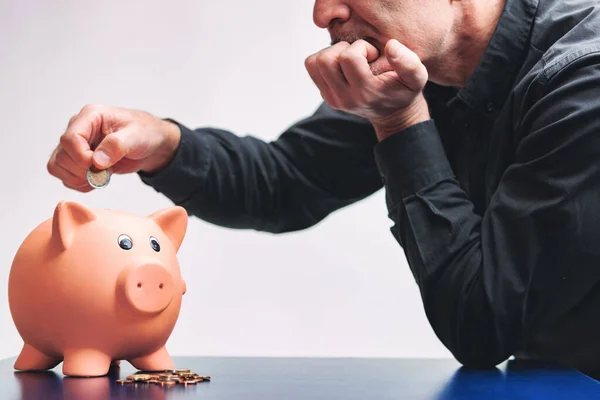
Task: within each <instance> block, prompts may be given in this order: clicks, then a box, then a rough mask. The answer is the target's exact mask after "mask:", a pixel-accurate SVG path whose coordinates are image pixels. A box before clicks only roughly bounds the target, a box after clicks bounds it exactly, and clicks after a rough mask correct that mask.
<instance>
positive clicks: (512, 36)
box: [457, 0, 538, 116]
mask: <svg viewBox="0 0 600 400" xmlns="http://www.w3.org/2000/svg"><path fill="white" fill-rule="evenodd" d="M537 6H538V0H507V1H506V4H505V6H504V10H503V12H502V15H501V16H500V19H499V21H498V24H497V26H496V29H495V31H494V34H493V35H492V38H491V40H490V43H489V45H488V47H487V49H486V50H485V52H484V54H483V57H482V58H481V60H480V62H479V64H478V66H477V67H476V69H475V71H474V72H473V74H472V75H471V77H470V78H469V80H468V81H467V83H466V85H465V86H464V87H462V88H461V89H460V90H459V91H458V93H457V97H458V98H459V99H460V100H462V101H463V102H465V103H466V104H467V105H468V106H470V107H471V108H472V109H474V110H476V111H478V112H480V113H483V114H487V115H490V116H495V115H496V114H497V113H498V112H499V110H500V108H501V107H502V105H503V104H504V102H505V101H506V98H507V96H508V94H509V92H510V90H511V88H512V87H513V84H514V80H515V79H516V75H517V73H518V71H519V69H520V67H521V66H522V65H523V62H524V59H525V56H526V55H527V48H528V44H529V38H530V33H531V30H532V26H533V20H534V17H535V13H536V9H537Z"/></svg>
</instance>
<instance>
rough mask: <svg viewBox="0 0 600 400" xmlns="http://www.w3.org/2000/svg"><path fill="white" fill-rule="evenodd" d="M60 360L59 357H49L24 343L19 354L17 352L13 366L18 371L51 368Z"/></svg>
mask: <svg viewBox="0 0 600 400" xmlns="http://www.w3.org/2000/svg"><path fill="white" fill-rule="evenodd" d="M61 361H62V360H61V359H60V358H57V357H49V356H47V355H46V354H44V353H42V352H41V351H39V350H37V349H36V348H35V347H33V346H31V345H29V344H27V343H25V344H24V345H23V350H21V354H19V357H17V361H15V365H14V368H15V369H16V370H19V371H39V370H44V369H52V368H54V367H56V366H57V365H58V364H59V363H60V362H61Z"/></svg>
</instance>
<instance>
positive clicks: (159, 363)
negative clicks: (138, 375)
mask: <svg viewBox="0 0 600 400" xmlns="http://www.w3.org/2000/svg"><path fill="white" fill-rule="evenodd" d="M129 362H130V363H131V365H133V366H134V367H135V368H137V369H139V370H140V371H163V370H165V369H173V368H175V365H174V364H173V360H172V359H171V356H170V355H169V353H168V352H167V349H166V348H165V346H163V347H161V348H160V349H158V350H157V351H155V352H154V353H152V354H148V355H147V356H142V357H138V358H134V359H131V360H129Z"/></svg>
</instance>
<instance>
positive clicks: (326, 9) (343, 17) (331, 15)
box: [313, 0, 350, 29]
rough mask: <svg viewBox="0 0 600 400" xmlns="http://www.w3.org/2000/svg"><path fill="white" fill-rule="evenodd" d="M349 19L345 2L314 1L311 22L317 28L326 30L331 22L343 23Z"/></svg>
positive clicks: (330, 0) (342, 0)
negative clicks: (312, 21)
mask: <svg viewBox="0 0 600 400" xmlns="http://www.w3.org/2000/svg"><path fill="white" fill-rule="evenodd" d="M349 18H350V7H348V6H347V5H346V2H345V0H315V7H314V9H313V20H314V22H315V25H317V26H318V27H319V28H323V29H325V28H327V27H328V26H329V25H330V24H331V23H332V22H333V21H335V20H339V21H341V22H345V21H347V20H348V19H349Z"/></svg>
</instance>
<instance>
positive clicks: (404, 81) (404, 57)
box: [305, 39, 430, 140]
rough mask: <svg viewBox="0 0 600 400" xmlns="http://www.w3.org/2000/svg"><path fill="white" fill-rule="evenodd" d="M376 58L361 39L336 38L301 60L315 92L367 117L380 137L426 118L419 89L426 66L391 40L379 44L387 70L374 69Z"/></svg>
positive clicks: (330, 102) (333, 104) (336, 105)
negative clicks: (327, 45)
mask: <svg viewBox="0 0 600 400" xmlns="http://www.w3.org/2000/svg"><path fill="white" fill-rule="evenodd" d="M378 57H379V51H378V50H377V48H376V47H374V46H373V45H371V44H370V43H368V42H367V41H365V40H357V41H355V42H354V43H352V44H350V43H348V42H339V43H336V44H334V45H333V46H331V47H329V48H327V49H324V50H322V51H320V52H318V53H316V54H313V55H311V56H310V57H308V58H307V59H306V62H305V65H306V69H307V70H308V73H309V74H310V77H311V78H312V80H313V81H314V82H315V84H316V85H317V87H318V88H319V90H320V91H321V96H322V97H323V99H324V100H325V102H326V103H327V104H328V105H329V106H330V107H332V108H334V109H337V110H342V111H346V112H349V113H352V114H355V115H358V116H361V117H363V118H366V119H368V120H369V121H371V123H372V124H373V126H374V128H375V130H376V132H377V136H378V137H379V139H380V140H382V139H383V138H385V137H387V136H389V135H391V134H393V133H395V132H397V131H399V130H402V129H405V128H407V127H408V126H410V125H413V124H415V123H418V122H422V121H426V120H428V119H429V118H430V116H429V112H428V108H427V103H426V102H425V99H424V97H423V94H422V90H423V88H424V87H425V84H426V83H427V79H428V74H427V69H426V68H425V66H424V65H423V64H422V63H421V60H420V59H419V57H418V56H417V55H416V54H415V53H414V52H412V51H410V50H409V49H408V48H406V47H405V46H403V45H402V44H400V42H398V41H397V40H395V39H392V40H390V41H388V43H387V44H386V46H385V57H386V59H387V61H388V63H389V65H390V68H389V71H386V72H383V73H381V74H377V75H376V74H374V73H373V72H372V71H371V68H370V66H369V63H371V62H373V61H375V60H376V59H377V58H378Z"/></svg>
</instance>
